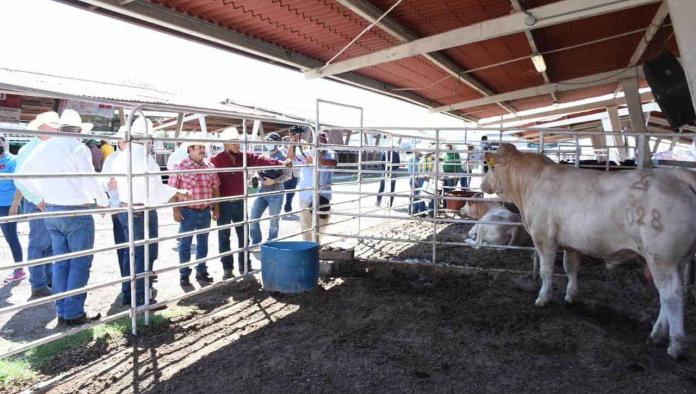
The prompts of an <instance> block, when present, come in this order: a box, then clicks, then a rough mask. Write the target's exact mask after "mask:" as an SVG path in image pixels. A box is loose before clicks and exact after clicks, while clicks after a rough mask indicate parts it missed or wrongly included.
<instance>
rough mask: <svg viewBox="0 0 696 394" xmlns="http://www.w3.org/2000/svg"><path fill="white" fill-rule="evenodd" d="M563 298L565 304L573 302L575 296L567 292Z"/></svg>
mask: <svg viewBox="0 0 696 394" xmlns="http://www.w3.org/2000/svg"><path fill="white" fill-rule="evenodd" d="M563 300H564V301H565V302H566V304H573V303H574V302H575V298H574V297H573V296H571V295H569V294H566V296H565V297H563Z"/></svg>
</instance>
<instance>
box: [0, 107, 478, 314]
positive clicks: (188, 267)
mask: <svg viewBox="0 0 696 394" xmlns="http://www.w3.org/2000/svg"><path fill="white" fill-rule="evenodd" d="M91 128H92V125H91V124H89V123H83V122H82V119H81V118H80V115H79V114H78V113H77V112H76V111H74V110H71V109H66V110H64V111H63V113H62V114H61V115H60V116H59V115H58V114H57V113H56V112H53V111H50V112H45V113H42V114H40V115H38V116H37V117H36V119H34V120H33V121H32V122H30V123H29V125H28V129H30V130H38V131H47V132H54V133H56V132H57V133H58V134H57V135H56V134H51V135H39V136H36V137H32V138H31V139H30V140H29V141H28V142H27V143H26V144H25V145H24V146H22V147H21V149H20V150H19V151H18V152H17V155H16V156H15V155H12V154H11V153H10V152H9V147H8V142H7V141H6V140H5V138H4V137H3V136H1V135H0V173H16V174H21V175H29V176H31V175H34V176H33V177H18V178H14V179H9V178H8V179H3V180H0V217H5V216H14V215H18V214H20V213H23V214H36V213H39V212H62V213H63V214H60V215H57V216H50V217H45V218H30V220H29V237H28V238H29V239H28V240H29V243H28V247H27V252H28V253H27V260H30V261H31V260H36V259H42V258H48V257H51V256H54V255H55V256H57V255H66V258H65V259H63V260H59V261H55V262H53V263H45V264H40V265H34V266H31V267H29V268H28V270H27V271H28V277H29V282H30V285H31V297H32V298H40V297H46V296H49V295H53V294H60V293H64V292H70V291H73V290H76V289H80V288H83V287H85V286H87V283H88V282H89V278H90V268H91V264H92V260H93V257H94V256H93V254H90V253H80V252H82V251H85V250H90V249H93V248H94V244H95V222H94V217H93V215H92V213H91V212H82V211H85V210H88V209H94V208H119V209H120V212H118V213H114V214H112V215H111V223H112V230H113V240H114V244H115V245H123V246H124V247H122V248H119V249H117V250H116V258H117V262H118V267H119V272H120V275H121V277H122V278H124V279H123V281H122V283H121V295H120V302H121V303H122V304H123V305H132V304H133V303H134V304H135V305H138V306H140V305H144V304H145V303H146V300H147V299H148V297H146V296H149V303H151V304H152V303H156V302H157V301H156V300H155V298H154V297H153V292H152V291H151V288H152V283H153V282H156V281H157V276H156V275H151V276H150V277H149V280H147V281H146V280H145V279H143V278H139V279H137V280H136V281H135V289H132V288H131V281H130V280H129V278H130V276H131V261H130V251H129V248H128V247H127V246H126V244H128V241H129V239H130V238H131V237H132V239H133V241H141V240H144V239H145V238H146V234H147V237H148V238H150V239H153V238H157V237H158V235H159V226H158V224H159V218H158V212H162V208H163V207H162V205H164V204H167V203H174V202H177V203H178V204H176V206H174V207H173V208H172V215H173V219H174V221H175V222H177V223H178V226H179V228H178V233H180V234H183V235H182V236H180V237H179V239H178V246H177V252H178V259H179V264H180V265H181V266H182V267H181V268H180V270H179V285H180V286H181V287H182V288H184V289H186V288H189V287H191V286H192V284H191V274H192V273H193V269H192V263H190V262H191V259H192V257H194V256H195V260H194V262H197V263H195V276H194V278H195V280H196V281H198V282H199V283H200V284H201V285H206V284H210V283H212V282H213V281H214V279H213V278H212V277H211V275H210V273H209V272H208V264H207V259H206V258H207V256H208V236H209V233H210V231H215V230H210V229H211V226H212V222H213V221H215V222H216V223H217V227H218V228H217V230H216V231H217V236H218V252H219V254H220V255H221V258H220V260H221V263H222V268H223V276H222V280H227V279H230V278H233V277H234V276H235V273H234V267H235V263H234V260H235V259H234V256H233V253H230V251H231V250H232V249H231V240H232V239H231V238H232V228H234V233H235V235H236V239H237V248H238V249H239V251H238V253H236V254H237V264H236V266H237V269H238V272H239V273H240V274H245V273H247V272H249V271H250V270H251V269H252V267H251V259H250V257H249V256H250V253H247V252H245V251H244V249H245V245H250V246H252V252H254V253H255V252H256V248H253V247H254V246H256V245H259V244H261V243H262V242H263V236H262V233H261V226H260V219H261V218H262V217H263V215H264V214H265V213H266V211H267V212H268V216H269V218H268V222H269V229H268V235H267V238H266V239H267V240H273V239H276V238H278V234H279V227H280V218H281V216H284V215H285V216H286V218H288V217H292V216H293V212H297V213H298V216H299V223H300V227H301V229H302V231H303V232H302V237H303V239H305V240H311V239H312V238H313V235H314V234H312V232H311V231H309V230H310V229H312V228H313V215H312V209H311V208H312V207H313V204H314V203H315V200H314V198H315V196H314V193H313V189H314V182H315V168H316V166H318V167H319V174H318V181H319V193H318V196H317V200H318V203H319V214H318V215H317V223H316V225H317V227H319V228H321V227H323V226H325V225H327V224H328V220H329V215H330V203H331V197H332V190H331V185H332V181H333V171H332V168H333V167H336V166H337V165H338V157H337V154H336V152H335V151H333V150H330V149H320V150H318V151H317V152H315V151H314V150H312V149H311V148H310V146H309V144H308V143H307V142H306V141H305V140H303V139H302V136H304V135H306V134H307V133H306V132H307V129H306V128H304V127H301V126H293V127H291V128H290V129H289V130H288V135H287V136H285V137H282V138H281V136H280V134H278V133H276V132H271V133H268V134H267V135H266V136H265V138H264V141H263V144H264V149H263V150H262V151H261V152H257V151H255V150H247V149H243V148H242V146H241V144H240V142H239V141H240V139H241V138H242V136H241V135H240V133H239V132H238V130H237V129H236V128H234V127H228V128H226V129H224V130H223V131H222V132H221V134H220V136H219V137H220V140H221V141H222V142H223V149H222V150H221V151H219V152H218V153H216V154H214V155H211V157H208V153H209V152H211V149H210V146H209V144H208V143H205V142H198V141H196V140H195V139H192V138H189V139H185V140H184V141H183V142H182V143H181V144H180V145H179V146H178V147H177V149H176V150H175V151H174V152H173V153H172V154H171V155H170V156H169V159H168V162H167V168H168V169H170V170H177V171H180V172H176V173H174V174H172V175H171V176H169V178H168V181H167V182H166V183H165V182H164V181H163V179H162V177H161V176H159V175H157V174H158V173H159V172H160V166H159V165H158V164H157V162H156V160H155V158H154V155H153V154H152V152H151V151H150V150H149V149H148V148H147V147H146V145H145V144H144V141H145V140H146V139H145V138H139V137H143V136H149V135H152V131H153V125H152V122H151V121H150V120H148V119H146V118H144V117H137V118H135V119H134V120H133V121H132V125H131V127H130V137H132V138H131V140H130V141H131V142H130V143H128V142H127V141H128V135H127V128H126V127H125V126H122V127H121V128H119V130H118V132H117V133H116V134H115V135H114V136H113V138H110V140H112V139H113V140H115V144H114V145H115V148H114V145H112V144H111V143H109V142H107V141H105V140H101V141H99V142H98V141H97V140H96V139H91V138H90V139H88V140H87V141H85V142H83V139H84V138H81V137H80V136H79V134H80V133H82V134H84V133H88V132H89V131H90V130H91ZM60 133H73V135H66V136H60ZM76 134H77V135H76ZM317 138H318V141H319V142H320V143H321V144H324V145H326V144H328V143H329V139H328V135H327V134H326V133H324V132H320V133H319V134H318V135H317ZM484 138H485V137H484ZM485 144H487V142H486V141H482V146H483V147H484V150H485V146H486V145H485ZM470 149H472V147H471V146H469V147H468V150H470ZM129 150H132V152H129ZM433 155H434V146H433V145H432V144H419V145H418V146H417V147H416V149H415V152H414V154H413V156H411V157H410V158H409V159H408V160H407V163H406V164H407V170H408V174H409V184H410V186H411V190H412V192H411V199H410V200H411V201H410V207H409V212H410V213H411V214H418V213H420V212H423V211H425V210H426V209H425V201H427V200H428V199H420V198H419V194H420V193H426V192H427V189H428V186H425V184H427V183H429V182H430V179H429V178H430V176H431V174H432V173H433V170H434V168H433V167H434V165H435V160H434V156H433ZM473 158H474V157H473V156H472V154H466V157H464V158H462V156H461V155H460V154H459V153H458V152H457V151H455V150H454V146H453V145H452V144H448V145H447V150H446V151H445V152H444V153H442V156H441V157H440V160H439V162H440V170H439V171H440V172H442V173H444V176H443V177H442V179H443V183H442V184H443V190H444V191H445V192H447V191H451V190H454V188H456V186H457V184H460V185H461V187H462V188H466V187H467V186H468V178H467V177H466V176H462V175H461V174H466V173H470V172H472V170H473V167H472V166H473V165H474V164H473V163H470V160H471V159H473ZM315 161H316V162H317V163H315ZM380 163H381V164H380V168H381V170H382V171H383V172H384V176H382V178H381V181H380V186H379V194H378V196H377V204H378V205H380V204H381V202H382V195H381V194H382V193H383V192H384V190H385V186H387V184H389V186H390V187H391V192H392V193H393V192H394V189H395V184H396V175H395V174H396V172H398V171H399V169H400V167H401V157H400V154H399V151H397V150H394V151H385V152H383V153H382V154H381V158H380ZM129 166H130V168H131V169H130V170H131V171H132V173H133V174H143V173H148V174H154V175H149V176H135V177H133V178H132V180H130V181H129V180H128V179H127V178H126V177H124V176H109V175H107V174H125V173H127V172H128V171H129V170H128V168H129ZM244 166H246V167H247V168H250V169H254V168H256V169H257V171H256V174H257V176H258V180H259V189H258V193H257V194H256V196H255V198H254V200H253V204H252V205H251V206H250V209H249V216H248V232H247V231H245V228H244V224H243V222H244V221H245V217H246V215H245V212H246V209H245V203H244V197H243V196H244V195H245V191H246V188H247V178H248V176H246V174H245V173H244V171H245V170H244V168H243V167H244ZM221 169H227V170H221ZM484 170H485V168H484ZM247 171H248V170H247ZM100 173H102V174H100ZM74 174H94V176H70V175H74ZM447 174H452V175H447ZM61 175H63V176H61ZM131 188H132V190H131ZM297 189H299V192H298V193H297V195H298V200H299V210H298V211H293V209H292V206H293V199H294V196H295V194H296V193H295V191H296V190H297ZM393 201H394V197H393V196H391V197H390V199H389V206H390V207H391V206H392V204H393ZM125 208H132V209H133V212H134V213H133V215H132V218H131V217H129V214H128V212H127V211H126V210H125ZM158 208H160V210H159V211H158ZM432 209H433V199H430V210H431V211H432ZM281 211H284V214H281ZM66 213H67V214H66ZM146 215H147V216H146ZM296 218H297V217H296ZM0 229H2V232H3V235H4V237H5V240H6V241H7V243H8V245H9V247H10V251H11V253H12V257H13V259H14V261H15V262H18V263H19V262H23V261H24V255H23V252H22V246H21V244H20V241H19V238H18V236H17V222H16V221H8V222H5V223H2V224H1V225H0ZM146 231H147V232H146ZM246 234H248V237H249V238H248V239H245V236H246ZM194 235H195V237H196V243H195V247H194V245H193V237H194ZM317 236H318V234H317ZM192 249H195V255H194V251H193V250H192ZM158 252H159V250H158V244H157V243H156V242H150V243H148V244H147V245H146V246H145V245H139V246H136V247H135V248H134V260H135V261H134V262H133V267H134V269H135V274H140V273H143V272H150V271H153V270H154V264H155V261H156V260H157V258H158ZM26 277H27V273H26V272H25V270H24V269H23V268H17V269H15V270H14V271H13V272H11V274H10V275H9V276H8V277H7V278H6V281H19V280H22V279H24V278H26ZM146 283H149V285H148V286H147V287H148V288H146ZM86 297H87V295H86V293H80V294H72V295H70V296H68V297H65V298H62V299H59V300H57V301H56V302H55V310H56V315H57V318H58V323H59V325H67V326H73V325H80V324H84V323H86V322H90V321H94V320H96V319H99V318H100V315H94V316H89V315H87V314H86V313H85V309H84V304H85V300H86ZM133 298H135V300H134V299H133Z"/></svg>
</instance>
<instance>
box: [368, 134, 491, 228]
mask: <svg viewBox="0 0 696 394" xmlns="http://www.w3.org/2000/svg"><path fill="white" fill-rule="evenodd" d="M463 150H464V152H466V153H463V154H460V153H459V152H458V151H457V150H455V147H454V144H452V143H446V144H445V146H444V152H442V153H441V154H440V157H439V160H438V162H439V169H438V171H437V172H439V173H440V174H441V175H440V177H439V180H440V181H441V182H442V187H441V188H440V187H439V186H438V185H435V182H434V178H433V175H432V174H433V173H434V170H435V168H434V167H435V157H434V155H435V151H436V150H435V144H434V143H428V142H421V143H420V144H418V145H417V146H416V147H415V149H414V150H413V154H412V156H411V157H409V158H408V159H407V160H406V162H405V163H406V172H407V174H408V179H409V187H410V201H409V208H408V212H409V214H410V215H418V214H422V213H423V212H429V213H430V214H431V215H432V213H433V210H434V206H435V200H434V199H433V198H431V197H432V196H434V194H435V193H439V192H443V193H450V192H452V191H454V190H456V189H457V185H460V187H461V190H467V189H468V188H469V185H470V183H471V182H470V175H468V174H472V173H473V172H474V169H475V168H476V167H477V166H478V165H479V163H481V162H483V160H482V157H483V156H482V154H481V153H480V152H472V151H473V150H474V146H473V145H470V144H465V145H464V149H463ZM487 150H491V145H490V143H489V142H488V137H487V136H483V137H481V143H480V149H479V151H487ZM406 153H407V154H411V153H412V152H410V151H407V152H406ZM401 164H402V162H401V159H400V156H399V152H397V151H385V152H382V154H381V157H380V164H379V169H380V170H381V171H383V172H384V175H383V176H382V177H381V179H380V183H379V192H378V193H379V194H378V195H377V203H376V204H377V206H380V205H381V203H382V193H384V190H385V185H386V183H387V182H388V181H389V182H390V184H391V193H394V189H395V186H396V174H397V173H398V172H399V170H400V167H401ZM483 171H484V173H485V172H487V171H488V167H487V166H486V165H485V163H484V164H483ZM426 194H427V195H429V196H428V198H423V197H426V196H425V195H426ZM426 202H427V204H426ZM393 203H394V197H393V196H391V197H390V200H389V207H392V205H393ZM426 205H427V208H426Z"/></svg>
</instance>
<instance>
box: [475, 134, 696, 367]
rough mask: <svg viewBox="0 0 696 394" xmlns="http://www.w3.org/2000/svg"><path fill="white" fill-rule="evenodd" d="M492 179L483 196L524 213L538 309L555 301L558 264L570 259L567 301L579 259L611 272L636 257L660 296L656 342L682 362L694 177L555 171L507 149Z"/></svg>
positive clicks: (693, 243)
mask: <svg viewBox="0 0 696 394" xmlns="http://www.w3.org/2000/svg"><path fill="white" fill-rule="evenodd" d="M486 160H487V162H488V165H489V167H490V168H491V169H490V171H489V172H488V173H487V174H486V176H485V178H484V180H483V183H482V185H481V189H482V190H483V191H484V192H486V193H496V194H497V195H498V196H499V197H500V198H501V199H503V200H505V201H510V202H513V203H514V204H515V205H517V206H518V207H519V209H520V213H521V216H522V222H523V223H524V226H525V228H526V229H527V231H528V232H529V234H530V235H531V237H532V241H533V242H534V248H535V249H536V251H537V253H538V254H539V258H540V275H541V280H542V285H541V289H540V290H539V296H538V298H537V299H536V305H538V306H543V305H546V304H547V303H548V302H549V301H550V299H551V288H552V283H551V280H552V272H553V264H554V261H555V259H556V252H557V251H558V250H559V249H564V250H565V251H566V259H565V261H564V268H565V271H566V274H567V275H568V285H567V287H566V296H565V299H566V301H567V302H572V301H573V299H574V298H575V296H576V294H577V271H578V265H579V263H580V254H586V255H590V256H594V257H597V258H601V259H604V260H606V261H607V262H608V263H609V264H612V263H616V262H620V261H623V260H626V259H627V258H630V257H635V256H636V255H638V256H641V257H643V258H644V259H645V261H646V262H647V265H648V268H649V269H650V272H651V273H652V276H653V279H654V282H655V287H657V290H658V292H659V294H660V313H659V315H658V317H657V321H656V322H655V324H654V326H653V329H652V332H651V333H650V339H651V340H652V341H653V342H654V341H661V340H663V339H665V338H667V336H669V341H670V343H669V347H668V349H667V353H668V354H669V355H670V356H672V357H675V358H676V357H679V356H681V355H683V353H684V351H685V347H686V343H687V341H686V333H685V331H684V283H683V281H682V278H683V275H682V274H683V272H684V269H685V267H686V264H687V262H688V260H689V259H690V258H691V256H693V254H694V253H696V173H693V172H690V171H687V170H683V169H654V170H640V171H638V170H636V171H617V172H600V171H589V170H582V169H576V168H573V167H569V166H564V165H560V164H556V163H554V162H553V161H551V160H550V159H549V158H547V157H545V156H543V155H538V154H532V153H523V152H519V151H517V149H516V148H515V147H514V146H513V145H510V144H502V145H501V146H500V148H499V150H498V153H497V154H493V153H486Z"/></svg>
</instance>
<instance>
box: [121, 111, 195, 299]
mask: <svg viewBox="0 0 696 394" xmlns="http://www.w3.org/2000/svg"><path fill="white" fill-rule="evenodd" d="M131 135H132V136H144V135H152V122H150V120H149V119H145V118H143V117H138V118H136V119H135V120H134V121H133V125H132V126H131ZM117 136H118V137H120V138H121V140H120V141H118V145H119V150H120V152H119V154H118V156H117V157H116V158H115V159H114V161H113V162H112V163H111V170H112V171H113V172H115V173H127V172H128V160H129V158H128V155H129V149H132V150H133V155H132V161H133V162H132V167H131V168H132V171H133V174H134V175H137V174H144V173H145V171H147V172H148V173H150V174H154V175H150V176H147V177H144V176H134V177H133V207H134V208H135V209H141V208H143V207H146V206H150V205H161V204H164V203H167V202H171V201H175V199H176V196H177V194H178V195H180V196H182V197H185V196H187V195H188V193H187V192H186V191H180V190H178V189H175V188H173V187H171V186H169V185H165V184H163V183H162V177H161V176H160V175H157V173H158V172H160V168H159V166H158V165H157V162H156V161H155V158H154V157H153V156H152V155H151V154H149V153H148V152H146V151H145V145H144V144H142V143H140V142H138V141H133V142H132V144H131V147H130V148H129V147H128V144H127V143H126V142H125V139H126V130H125V128H122V129H120V130H119V132H118V133H117ZM146 157H147V164H145V158H146ZM115 181H116V189H117V190H118V196H119V197H118V198H119V200H120V206H122V207H128V203H129V202H128V195H129V190H130V187H129V184H128V179H127V178H126V177H117V178H116V179H115ZM148 188H149V195H148V194H147V192H148ZM118 221H119V222H120V224H121V227H122V228H123V233H124V235H125V237H126V239H128V231H129V228H128V212H121V213H119V214H118ZM157 228H158V222H157V210H156V209H153V210H150V211H149V212H148V234H149V237H150V238H157V236H158V231H157ZM144 238H145V215H144V213H143V211H139V212H135V213H134V214H133V239H134V240H135V241H140V240H142V239H144ZM157 254H158V249H157V244H156V243H152V244H149V245H148V262H149V264H148V267H145V248H144V247H143V246H138V247H136V248H135V273H136V274H140V273H142V272H145V271H146V270H147V271H150V270H152V264H153V263H154V261H155V260H156V259H157ZM121 273H122V275H123V276H130V254H129V253H128V254H126V256H125V258H124V259H123V263H122V267H121ZM145 291H146V290H145V280H144V279H138V280H137V281H136V285H135V295H136V304H137V305H138V306H140V305H143V304H144V303H145ZM150 302H151V303H156V301H155V300H154V299H150ZM121 303H122V304H123V305H130V304H131V288H130V282H125V283H124V286H123V288H122V298H121Z"/></svg>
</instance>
